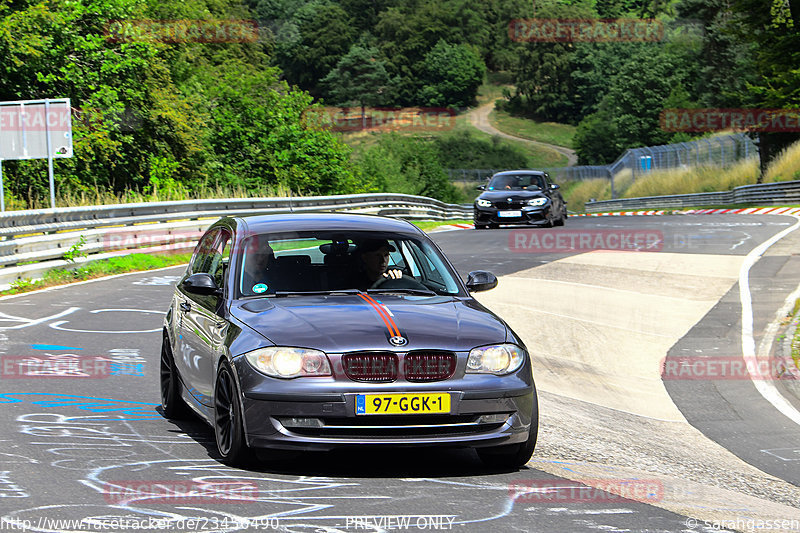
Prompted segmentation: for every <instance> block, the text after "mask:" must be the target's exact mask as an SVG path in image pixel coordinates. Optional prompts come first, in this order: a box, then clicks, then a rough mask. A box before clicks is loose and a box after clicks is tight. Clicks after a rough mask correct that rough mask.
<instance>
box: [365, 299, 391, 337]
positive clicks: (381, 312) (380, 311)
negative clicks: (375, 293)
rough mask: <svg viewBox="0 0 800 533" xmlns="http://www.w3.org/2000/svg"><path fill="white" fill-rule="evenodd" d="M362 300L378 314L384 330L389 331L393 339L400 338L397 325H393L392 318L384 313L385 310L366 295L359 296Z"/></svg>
mask: <svg viewBox="0 0 800 533" xmlns="http://www.w3.org/2000/svg"><path fill="white" fill-rule="evenodd" d="M359 296H360V297H361V299H362V300H364V301H365V302H367V303H368V304H369V305H371V306H372V308H373V309H375V310H376V311H377V312H378V315H380V317H381V318H382V319H383V323H384V324H386V328H387V329H388V330H389V334H390V335H392V336H393V337H399V336H400V330H399V329H398V328H397V324H395V323H394V320H392V317H391V316H389V314H388V313H387V312H386V310H385V309H384V308H383V307H381V306H380V304H378V302H376V301H375V300H373V299H372V297H371V296H370V295H368V294H359Z"/></svg>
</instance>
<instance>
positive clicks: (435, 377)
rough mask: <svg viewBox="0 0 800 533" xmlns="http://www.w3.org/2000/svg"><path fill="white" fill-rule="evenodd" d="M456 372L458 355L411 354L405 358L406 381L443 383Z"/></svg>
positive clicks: (443, 353)
mask: <svg viewBox="0 0 800 533" xmlns="http://www.w3.org/2000/svg"><path fill="white" fill-rule="evenodd" d="M455 371H456V354H454V353H452V352H411V353H409V354H407V355H406V356H405V358H403V373H404V374H405V378H406V381H414V382H426V381H441V380H443V379H447V378H449V377H450V376H452V375H453V373H454V372H455Z"/></svg>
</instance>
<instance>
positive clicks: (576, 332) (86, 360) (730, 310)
mask: <svg viewBox="0 0 800 533" xmlns="http://www.w3.org/2000/svg"><path fill="white" fill-rule="evenodd" d="M797 222H798V221H797V220H796V219H795V218H793V217H788V216H736V215H710V216H672V217H670V216H664V217H604V218H571V219H570V220H569V221H568V223H567V227H566V228H559V229H537V230H532V231H535V232H537V235H540V236H541V235H544V234H546V233H547V232H574V231H576V230H580V231H599V232H605V233H604V235H608V234H610V233H614V232H618V233H624V232H631V231H644V232H650V233H656V234H659V235H661V236H662V240H661V242H660V243H659V245H658V246H657V247H656V248H657V249H656V250H653V251H626V252H609V251H599V250H594V251H592V250H561V251H552V252H549V251H548V252H547V253H544V252H541V251H537V250H530V249H524V248H523V249H522V250H517V251H514V250H513V249H510V248H509V245H510V243H512V244H513V243H514V242H515V241H514V237H513V236H512V238H511V240H509V234H511V233H512V232H513V231H514V230H510V229H500V230H492V231H447V232H438V233H435V234H433V238H434V240H436V241H437V243H438V244H439V245H440V246H441V247H442V248H443V250H444V251H445V253H446V254H447V255H448V257H449V258H450V259H451V260H452V261H453V263H454V264H455V266H456V268H457V269H458V270H459V273H460V274H461V275H462V276H466V273H467V272H469V271H470V270H476V269H487V270H491V271H493V272H495V273H496V274H497V275H498V276H499V278H500V283H499V285H498V287H497V288H496V289H495V290H492V291H489V292H486V293H480V294H479V295H478V298H479V300H481V301H482V302H483V303H484V304H485V305H487V306H488V307H490V308H491V309H493V310H494V311H495V312H497V313H498V314H499V315H500V316H502V317H503V318H504V319H506V320H507V321H508V322H509V324H510V325H511V326H512V327H513V328H514V329H515V330H516V331H517V333H519V334H520V335H521V336H522V338H523V339H524V340H525V342H526V344H527V346H528V348H529V350H530V352H531V355H532V358H533V361H534V377H535V379H536V383H537V386H538V388H539V402H540V417H541V419H540V433H539V435H540V436H539V443H538V445H537V449H536V452H535V453H534V456H533V459H532V460H531V462H530V463H529V464H528V467H527V468H525V469H522V470H519V471H512V472H509V471H496V470H491V469H487V468H486V467H484V466H482V464H481V462H480V461H479V460H478V458H477V456H476V455H475V454H474V452H471V451H466V450H438V449H436V450H433V449H431V450H428V449H425V450H402V449H400V450H398V449H394V450H382V451H370V452H364V451H357V452H356V451H337V452H331V453H306V454H302V455H297V456H289V455H279V456H270V457H265V459H268V460H265V461H264V462H263V463H262V464H260V465H259V466H258V467H257V468H255V469H253V470H249V471H247V470H237V469H233V468H229V467H226V466H224V465H222V464H221V463H219V462H218V461H217V460H216V455H215V451H214V449H215V448H214V443H213V435H212V433H211V431H210V429H209V428H207V427H206V426H204V425H203V424H201V423H200V422H185V423H183V422H182V423H180V424H176V423H174V422H171V421H168V420H166V419H164V418H163V417H162V416H161V415H160V414H159V410H160V408H159V407H158V406H157V404H158V401H159V393H158V365H159V347H160V333H159V332H160V328H161V322H162V319H163V311H164V310H165V309H166V307H167V304H168V301H169V298H170V295H171V293H172V291H173V285H174V282H175V280H176V279H177V278H178V276H179V274H180V272H181V271H182V269H183V267H175V268H170V269H164V270H161V271H156V272H144V273H136V274H129V275H122V276H116V277H112V278H106V279H103V280H98V281H93V282H88V283H82V284H76V285H71V286H65V287H60V288H56V289H50V290H46V291H41V292H36V293H30V294H25V295H19V296H15V297H6V298H3V299H0V356H2V358H3V367H2V374H0V382H2V387H0V403H2V404H3V407H4V409H3V411H2V414H0V428H2V437H0V439H2V442H3V446H2V448H0V461H2V462H0V531H6V530H9V531H22V530H26V529H27V530H32V531H111V530H116V531H120V530H122V528H123V526H124V527H127V528H128V529H134V528H136V529H140V530H142V529H144V530H150V531H155V530H160V531H237V530H250V531H270V530H273V531H274V530H283V531H331V532H333V531H397V530H402V531H429V530H434V531H437V530H446V531H448V530H459V531H489V530H494V531H537V532H538V531H541V532H549V531H564V532H569V531H719V530H740V531H747V530H753V529H755V528H756V527H757V524H758V522H757V521H759V520H761V521H762V522H761V527H760V528H759V530H760V531H766V530H774V531H792V530H794V531H797V530H800V488H799V487H798V485H800V425H799V424H798V420H792V419H791V417H793V416H795V415H796V413H797V409H798V407H800V405H798V404H799V403H800V402H798V401H797V400H796V398H795V397H794V396H793V395H792V394H791V392H792V390H791V389H790V388H791V387H793V386H794V385H795V383H794V382H792V381H791V380H773V379H768V378H767V379H762V380H755V381H753V380H752V379H751V378H750V377H749V375H747V376H743V375H736V376H728V377H724V378H723V377H718V376H717V377H714V378H708V377H707V376H706V377H704V378H703V379H689V378H687V377H686V376H680V379H675V377H676V376H672V378H670V377H669V376H668V375H667V374H664V376H663V377H662V368H668V367H667V366H665V365H667V364H668V363H669V362H670V361H674V362H675V363H676V364H677V365H678V366H673V367H672V368H682V366H681V365H684V366H685V365H686V364H687V361H691V359H690V358H718V359H720V360H731V359H732V358H741V357H742V354H743V350H744V352H747V351H748V350H750V349H751V347H752V353H753V355H758V356H764V355H767V354H769V353H771V351H772V350H773V349H774V346H773V343H772V340H773V338H775V337H776V336H779V335H780V334H781V333H782V332H783V329H782V328H783V327H784V326H785V324H782V323H781V320H780V319H781V317H782V316H785V313H786V311H785V309H782V307H783V306H784V303H785V302H786V301H789V300H790V301H791V302H793V301H794V299H793V298H790V295H791V293H793V292H794V291H795V290H796V289H797V287H798V285H800V258H798V256H797V255H796V251H797V250H798V249H800V246H798V244H800V231H797V232H795V231H789V230H790V229H791V228H793V227H795V224H797ZM525 231H526V232H527V231H531V230H525ZM781 232H784V234H783V235H781ZM779 235H780V236H781V238H779V239H778V238H777V236H779ZM773 237H774V239H773V240H775V242H774V244H773V245H772V246H770V247H769V248H768V249H767V250H766V253H764V256H763V257H762V258H761V259H760V260H757V261H756V259H757V254H758V253H759V252H760V251H761V250H759V249H758V248H759V245H761V244H762V243H764V242H766V241H768V240H769V239H771V238H773ZM520 242H522V241H520ZM526 242H529V241H526ZM512 248H513V246H512ZM795 296H796V295H795ZM749 316H752V317H753V320H752V327H751V325H750V323H749V320H748V317H749ZM743 317H744V318H745V320H744V321H743V320H742V318H743ZM23 358H24V359H26V360H28V361H34V363H35V362H37V361H38V362H40V363H41V365H42V366H41V368H49V369H53V368H56V369H59V370H58V371H59V372H60V373H61V376H60V377H58V376H57V377H53V376H48V375H28V376H22V375H19V374H18V373H17V371H16V370H14V369H16V368H19V367H18V365H17V364H16V362H18V361H19V360H21V359H23ZM726 358H727V359H726ZM77 361H81V365H82V366H81V368H83V371H81V372H76V368H75V364H76V362H77ZM7 362H11V363H12V364H10V365H7V364H6V363H7ZM45 362H47V363H45ZM48 365H49V366H48ZM690 366H691V365H690ZM27 368H28V369H30V368H32V367H30V366H29V367H27ZM33 368H35V367H33ZM76 374H89V375H76ZM781 400H782V401H783V402H785V403H781ZM159 483H162V484H165V485H166V486H170V487H172V488H175V487H178V486H179V487H182V488H186V487H195V488H196V487H198V486H202V484H203V483H216V484H217V485H219V484H220V483H227V484H229V485H228V486H231V487H239V488H240V489H242V490H240V491H239V492H233V493H225V494H222V495H216V496H215V495H213V494H211V495H209V494H208V493H201V494H198V493H195V494H190V493H183V492H182V493H180V494H175V495H173V497H171V498H166V499H165V498H164V496H163V495H158V493H157V492H152V491H148V489H152V488H153V487H155V486H157V485H158V484H159ZM175 492H176V493H177V492H178V490H177V489H176V490H175ZM154 494H156V495H154ZM622 496H628V498H623V497H622ZM68 519H75V520H78V521H81V520H83V522H82V523H80V524H76V523H66V522H62V523H58V522H56V521H57V520H68ZM121 519H125V520H128V521H127V522H120V520H121ZM737 520H738V521H739V522H738V523H736V521H737ZM792 520H794V522H792ZM148 521H149V522H148ZM748 521H749V522H748ZM766 521H769V523H767V522H766ZM765 525H769V527H765ZM751 526H752V528H751Z"/></svg>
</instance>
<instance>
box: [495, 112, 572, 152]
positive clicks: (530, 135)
mask: <svg viewBox="0 0 800 533" xmlns="http://www.w3.org/2000/svg"><path fill="white" fill-rule="evenodd" d="M489 122H490V123H491V125H492V126H494V127H495V128H497V129H498V130H500V131H502V132H503V133H508V134H509V135H514V136H515V137H522V138H524V139H530V140H532V141H539V142H544V143H549V144H555V145H557V146H564V147H566V148H572V139H573V137H574V136H575V130H577V128H576V127H575V126H570V125H569V124H558V123H556V122H537V121H535V120H531V119H527V118H523V117H517V116H514V115H511V114H509V113H508V112H507V111H500V110H498V109H495V110H494V111H492V112H491V113H490V114H489Z"/></svg>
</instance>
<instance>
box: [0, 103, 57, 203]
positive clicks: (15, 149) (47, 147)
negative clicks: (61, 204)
mask: <svg viewBox="0 0 800 533" xmlns="http://www.w3.org/2000/svg"><path fill="white" fill-rule="evenodd" d="M62 157H72V108H71V107H70V103H69V98H58V99H54V100H49V99H48V100H19V101H16V102H0V211H5V193H4V191H3V167H2V164H3V161H4V160H9V159H47V172H48V176H49V178H50V206H51V207H53V208H55V206H56V197H55V184H54V181H53V159H54V158H62Z"/></svg>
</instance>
